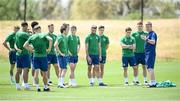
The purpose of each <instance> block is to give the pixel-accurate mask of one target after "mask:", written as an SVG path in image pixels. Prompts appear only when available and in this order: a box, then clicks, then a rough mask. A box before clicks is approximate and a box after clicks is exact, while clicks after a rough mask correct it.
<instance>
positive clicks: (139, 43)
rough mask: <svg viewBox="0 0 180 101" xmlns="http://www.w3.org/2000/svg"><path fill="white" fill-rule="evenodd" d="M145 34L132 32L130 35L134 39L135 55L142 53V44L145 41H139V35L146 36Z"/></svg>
mask: <svg viewBox="0 0 180 101" xmlns="http://www.w3.org/2000/svg"><path fill="white" fill-rule="evenodd" d="M147 34H148V33H147V32H143V31H142V32H134V33H132V37H134V39H135V40H136V50H135V53H144V52H145V51H144V44H145V41H144V40H143V39H141V35H145V36H146V35H147Z"/></svg>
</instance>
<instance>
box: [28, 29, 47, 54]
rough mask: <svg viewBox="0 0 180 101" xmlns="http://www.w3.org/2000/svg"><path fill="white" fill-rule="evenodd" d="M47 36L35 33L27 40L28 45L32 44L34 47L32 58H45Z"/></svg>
mask: <svg viewBox="0 0 180 101" xmlns="http://www.w3.org/2000/svg"><path fill="white" fill-rule="evenodd" d="M46 37H47V34H44V33H36V34H34V35H32V36H30V38H29V39H28V43H29V44H32V45H33V47H34V53H33V56H34V57H46V56H47V52H46V49H47V42H49V41H48V40H47V38H46Z"/></svg>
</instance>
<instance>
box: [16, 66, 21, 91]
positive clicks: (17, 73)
mask: <svg viewBox="0 0 180 101" xmlns="http://www.w3.org/2000/svg"><path fill="white" fill-rule="evenodd" d="M21 73H22V68H20V67H17V71H16V75H15V79H16V89H17V90H21V86H20V84H19V81H20V76H21Z"/></svg>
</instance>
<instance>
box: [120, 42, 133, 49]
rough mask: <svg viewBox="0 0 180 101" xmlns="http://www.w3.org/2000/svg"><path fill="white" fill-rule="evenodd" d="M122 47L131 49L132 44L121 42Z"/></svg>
mask: <svg viewBox="0 0 180 101" xmlns="http://www.w3.org/2000/svg"><path fill="white" fill-rule="evenodd" d="M121 47H122V48H123V49H129V48H130V47H131V45H125V44H124V43H121Z"/></svg>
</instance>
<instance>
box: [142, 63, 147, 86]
mask: <svg viewBox="0 0 180 101" xmlns="http://www.w3.org/2000/svg"><path fill="white" fill-rule="evenodd" d="M142 69H143V77H144V85H147V84H148V81H147V69H146V67H145V65H142Z"/></svg>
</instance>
